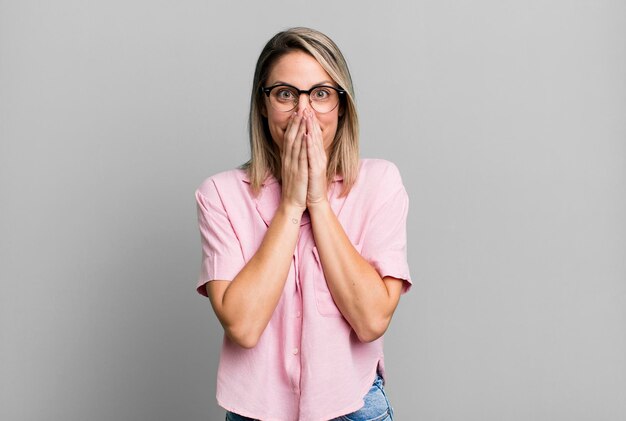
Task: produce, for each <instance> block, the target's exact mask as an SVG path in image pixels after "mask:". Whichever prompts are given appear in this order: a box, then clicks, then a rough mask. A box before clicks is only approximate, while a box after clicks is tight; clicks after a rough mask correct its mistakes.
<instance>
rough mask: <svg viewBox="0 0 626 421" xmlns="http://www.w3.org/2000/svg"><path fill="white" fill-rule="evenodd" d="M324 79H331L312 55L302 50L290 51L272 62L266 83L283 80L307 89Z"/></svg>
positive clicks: (270, 83) (327, 80)
mask: <svg viewBox="0 0 626 421" xmlns="http://www.w3.org/2000/svg"><path fill="white" fill-rule="evenodd" d="M324 81H326V82H329V81H332V78H331V77H330V75H329V74H328V73H326V70H324V68H323V67H322V66H321V65H320V64H319V63H318V62H317V60H315V58H313V56H311V55H310V54H307V53H305V52H303V51H292V52H289V53H287V54H285V55H284V56H282V57H281V58H279V59H278V60H277V61H276V63H274V65H273V66H272V68H271V69H270V72H269V75H268V78H267V85H273V84H275V83H277V82H284V83H288V84H290V85H293V86H296V87H298V88H300V89H307V88H309V87H310V86H313V85H315V84H318V83H321V82H324Z"/></svg>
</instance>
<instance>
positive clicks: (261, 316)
mask: <svg viewBox="0 0 626 421" xmlns="http://www.w3.org/2000/svg"><path fill="white" fill-rule="evenodd" d="M304 120H305V118H303V115H302V113H299V114H294V115H292V116H291V117H290V119H289V123H288V126H287V128H286V130H285V135H284V141H283V145H282V146H281V162H282V174H281V177H282V194H281V202H280V205H279V207H278V209H277V211H276V214H275V215H274V218H273V220H272V222H271V223H270V226H269V227H268V230H267V232H266V233H265V236H264V237H263V241H262V242H261V245H260V246H259V249H258V250H257V251H256V253H255V254H254V255H253V256H252V258H251V259H250V260H249V261H248V262H247V263H246V264H245V265H244V267H243V268H242V269H241V270H240V271H239V273H237V275H236V276H235V277H234V278H233V279H232V281H228V280H212V281H211V282H208V283H207V284H206V292H207V295H208V297H209V299H210V300H211V305H212V307H213V310H214V311H215V314H216V316H217V318H218V320H219V321H220V323H221V324H222V327H223V328H224V332H225V333H226V335H227V336H228V337H229V338H231V339H232V340H233V341H234V342H236V343H237V344H239V345H241V346H242V347H244V348H253V347H254V346H256V344H257V342H258V340H259V338H260V337H261V335H262V334H263V331H264V330H265V328H266V327H267V324H268V323H269V321H270V319H271V318H272V314H273V313H274V310H275V309H276V306H277V305H278V301H279V300H280V296H281V294H282V291H283V288H284V286H285V281H286V279H287V275H288V273H289V268H290V266H291V259H292V257H293V252H294V249H295V246H296V243H297V240H298V235H299V233H300V219H301V218H302V214H303V212H304V210H305V209H306V192H307V177H308V175H307V165H308V164H307V156H306V146H304V145H303V143H304V142H303V136H304V132H305V129H306V125H305V121H304ZM218 211H219V210H218ZM221 212H224V211H223V209H222V210H221ZM225 218H227V216H226V215H225V214H224V215H222V221H224V219H225ZM224 225H227V224H224ZM220 235H221V236H222V237H225V238H222V239H221V240H222V241H226V239H228V240H230V241H231V242H234V241H237V240H235V239H234V238H233V237H234V233H232V232H230V233H224V232H221V233H220ZM211 252H214V251H211Z"/></svg>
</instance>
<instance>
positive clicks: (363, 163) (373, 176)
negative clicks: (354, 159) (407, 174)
mask: <svg viewBox="0 0 626 421" xmlns="http://www.w3.org/2000/svg"><path fill="white" fill-rule="evenodd" d="M359 178H360V179H362V180H363V181H364V182H366V183H369V182H375V183H376V184H380V185H387V186H388V185H389V184H391V185H394V184H398V183H399V184H402V176H401V175H400V170H399V169H398V167H397V166H396V164H394V163H393V162H391V161H387V160H386V159H380V158H362V159H361V160H360V167H359Z"/></svg>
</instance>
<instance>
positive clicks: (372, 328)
mask: <svg viewBox="0 0 626 421" xmlns="http://www.w3.org/2000/svg"><path fill="white" fill-rule="evenodd" d="M390 321H391V320H390V319H387V318H383V319H379V320H372V321H370V322H369V323H366V324H363V325H362V326H359V328H358V329H355V330H354V332H355V333H356V336H357V338H359V341H361V342H365V343H368V342H374V341H375V340H377V339H379V338H380V337H381V336H383V335H384V334H385V332H386V331H387V327H389V322H390Z"/></svg>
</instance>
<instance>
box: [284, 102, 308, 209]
mask: <svg viewBox="0 0 626 421" xmlns="http://www.w3.org/2000/svg"><path fill="white" fill-rule="evenodd" d="M306 118H307V117H306V115H305V114H304V112H303V110H301V111H299V112H298V113H293V114H292V115H291V117H290V118H289V122H288V123H287V128H286V129H285V134H284V137H283V147H282V150H281V153H280V159H281V168H282V170H281V171H282V172H281V177H282V199H281V200H282V204H283V205H285V206H290V207H294V208H296V209H298V210H301V211H302V212H304V211H305V209H306V196H307V187H308V179H309V177H308V160H307V152H306V143H305V142H306V141H305V140H304V134H305V133H306Z"/></svg>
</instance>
